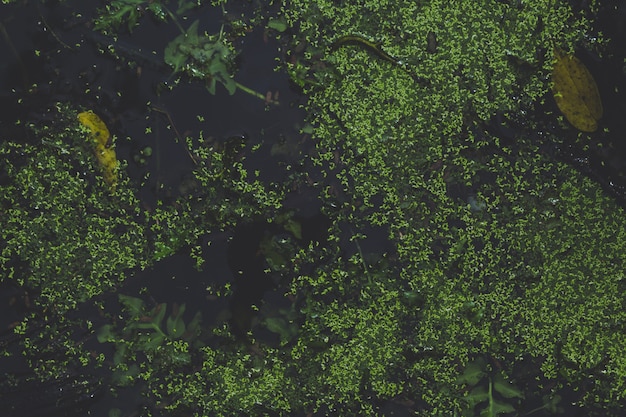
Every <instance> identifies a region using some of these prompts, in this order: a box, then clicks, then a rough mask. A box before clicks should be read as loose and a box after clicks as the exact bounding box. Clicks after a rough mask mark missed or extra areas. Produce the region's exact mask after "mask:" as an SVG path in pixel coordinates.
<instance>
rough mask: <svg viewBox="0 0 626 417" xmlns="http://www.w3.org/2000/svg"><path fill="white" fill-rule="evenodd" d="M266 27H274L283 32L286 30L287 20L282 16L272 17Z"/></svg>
mask: <svg viewBox="0 0 626 417" xmlns="http://www.w3.org/2000/svg"><path fill="white" fill-rule="evenodd" d="M267 27H268V28H270V29H274V30H276V31H278V32H284V31H285V30H287V21H286V20H285V18H283V17H279V18H278V19H272V20H270V21H269V22H267Z"/></svg>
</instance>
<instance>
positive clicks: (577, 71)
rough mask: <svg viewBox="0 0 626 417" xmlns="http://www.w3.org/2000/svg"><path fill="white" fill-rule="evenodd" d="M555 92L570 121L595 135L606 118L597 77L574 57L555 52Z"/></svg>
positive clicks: (556, 50) (562, 110)
mask: <svg viewBox="0 0 626 417" xmlns="http://www.w3.org/2000/svg"><path fill="white" fill-rule="evenodd" d="M554 57H555V59H556V61H555V63H554V68H553V69H552V82H553V85H552V92H553V94H554V100H555V101H556V105H557V106H558V107H559V110H561V113H563V115H564V116H565V118H566V119H567V121H568V122H570V123H571V124H572V125H573V126H574V127H575V128H576V129H578V130H581V131H583V132H594V131H595V130H596V129H597V128H598V120H600V118H601V117H602V113H603V109H602V99H601V98H600V93H599V92H598V86H597V85H596V82H595V80H594V79H593V76H592V75H591V73H590V72H589V70H588V69H587V67H585V65H584V64H583V63H582V62H580V61H579V60H578V58H576V57H575V56H573V55H569V54H566V53H564V52H563V51H560V50H559V49H557V48H555V49H554Z"/></svg>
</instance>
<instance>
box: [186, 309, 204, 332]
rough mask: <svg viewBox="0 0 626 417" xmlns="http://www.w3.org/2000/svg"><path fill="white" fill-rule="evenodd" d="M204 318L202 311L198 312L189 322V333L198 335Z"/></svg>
mask: <svg viewBox="0 0 626 417" xmlns="http://www.w3.org/2000/svg"><path fill="white" fill-rule="evenodd" d="M201 320H202V313H201V312H199V311H198V312H196V314H195V315H194V316H193V319H191V321H190V322H189V324H188V325H187V333H189V334H191V335H193V336H196V335H197V333H198V331H199V330H200V322H201Z"/></svg>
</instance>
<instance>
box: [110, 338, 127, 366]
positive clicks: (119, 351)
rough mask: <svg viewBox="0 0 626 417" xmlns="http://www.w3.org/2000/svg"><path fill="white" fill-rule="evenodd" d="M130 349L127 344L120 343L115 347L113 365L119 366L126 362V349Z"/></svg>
mask: <svg viewBox="0 0 626 417" xmlns="http://www.w3.org/2000/svg"><path fill="white" fill-rule="evenodd" d="M127 348H128V345H126V343H118V344H117V345H116V346H115V354H114V355H113V364H114V365H116V366H117V365H119V364H120V363H122V361H123V360H124V357H125V356H126V349H127Z"/></svg>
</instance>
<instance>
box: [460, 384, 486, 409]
mask: <svg viewBox="0 0 626 417" xmlns="http://www.w3.org/2000/svg"><path fill="white" fill-rule="evenodd" d="M488 399H489V392H488V391H487V388H485V387H482V386H479V387H476V388H474V389H473V390H471V391H470V392H469V394H467V397H465V401H467V402H468V403H469V405H470V408H474V407H475V406H476V405H477V404H480V403H482V402H483V401H487V400H488Z"/></svg>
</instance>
